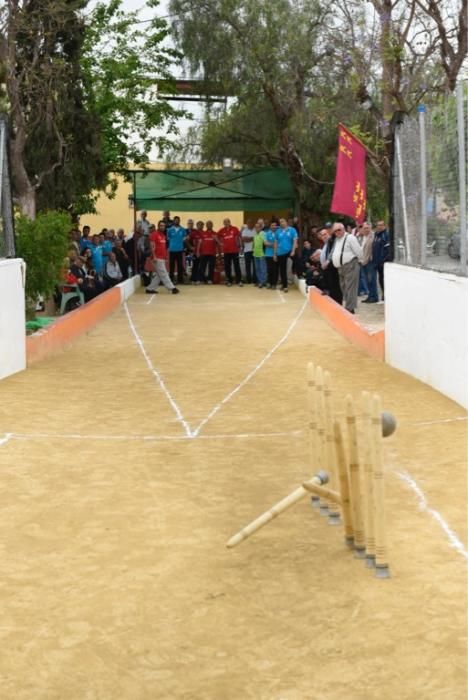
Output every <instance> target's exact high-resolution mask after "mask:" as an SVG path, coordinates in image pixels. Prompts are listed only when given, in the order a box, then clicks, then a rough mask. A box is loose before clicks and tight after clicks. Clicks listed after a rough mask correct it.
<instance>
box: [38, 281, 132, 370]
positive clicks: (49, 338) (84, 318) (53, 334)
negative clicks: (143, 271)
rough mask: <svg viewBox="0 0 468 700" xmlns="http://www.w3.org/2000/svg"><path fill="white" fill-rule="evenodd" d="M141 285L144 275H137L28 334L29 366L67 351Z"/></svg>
mask: <svg viewBox="0 0 468 700" xmlns="http://www.w3.org/2000/svg"><path fill="white" fill-rule="evenodd" d="M140 286H141V280H140V276H139V275H135V276H134V277H132V278H131V279H129V280H125V281H124V282H121V283H120V284H117V285H116V286H115V287H112V289H108V290H107V292H103V293H102V294H100V295H99V296H97V297H96V298H95V299H92V300H91V301H88V303H87V304H84V305H83V306H79V307H78V308H77V309H75V310H74V311H70V313H68V314H65V315H64V316H60V317H59V318H57V320H56V321H54V323H51V324H50V325H49V326H46V327H45V328H43V329H42V330H40V331H37V332H36V333H33V334H32V335H30V336H28V338H27V339H26V353H27V364H28V366H31V365H33V364H34V363H35V362H40V361H41V360H44V359H45V358H46V357H51V356H52V355H56V354H58V353H61V352H63V350H65V349H66V348H67V347H68V346H69V345H71V344H72V343H73V342H74V341H75V340H76V339H77V338H80V337H81V336H82V335H85V334H86V333H88V332H89V331H90V330H91V329H92V328H94V326H96V325H97V324H98V323H100V322H101V321H103V320H104V319H105V318H107V317H108V316H109V315H110V314H111V313H113V312H114V311H115V310H116V309H118V308H119V306H120V305H121V304H123V303H124V302H125V301H126V300H127V299H128V298H129V297H130V296H131V295H132V294H134V293H135V292H136V291H137V289H138V288H139V287H140Z"/></svg>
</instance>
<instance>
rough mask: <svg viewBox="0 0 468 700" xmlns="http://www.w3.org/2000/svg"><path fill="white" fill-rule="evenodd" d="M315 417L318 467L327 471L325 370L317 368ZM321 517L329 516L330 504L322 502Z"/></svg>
mask: <svg viewBox="0 0 468 700" xmlns="http://www.w3.org/2000/svg"><path fill="white" fill-rule="evenodd" d="M315 389H316V394H315V397H316V401H315V415H316V416H317V448H318V457H319V461H318V463H317V464H318V467H319V468H320V469H325V470H326V469H327V466H328V463H327V442H326V435H325V400H324V393H323V391H324V387H323V370H322V368H321V367H317V368H316V370H315ZM320 513H321V515H328V503H326V502H325V501H322V502H321V503H320Z"/></svg>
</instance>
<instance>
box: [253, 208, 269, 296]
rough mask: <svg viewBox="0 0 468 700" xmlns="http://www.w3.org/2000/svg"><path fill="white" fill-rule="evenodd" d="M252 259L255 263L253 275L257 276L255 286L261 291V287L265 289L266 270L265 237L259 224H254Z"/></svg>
mask: <svg viewBox="0 0 468 700" xmlns="http://www.w3.org/2000/svg"><path fill="white" fill-rule="evenodd" d="M253 258H254V262H255V273H256V275H257V286H258V287H259V289H262V287H266V281H267V269H266V261H265V236H264V234H263V230H262V225H261V223H260V222H257V223H256V224H255V230H254V236H253Z"/></svg>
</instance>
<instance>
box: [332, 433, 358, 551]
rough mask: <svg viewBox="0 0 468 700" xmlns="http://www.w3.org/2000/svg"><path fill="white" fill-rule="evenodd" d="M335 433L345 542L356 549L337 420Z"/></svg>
mask: <svg viewBox="0 0 468 700" xmlns="http://www.w3.org/2000/svg"><path fill="white" fill-rule="evenodd" d="M333 433H334V437H335V451H336V459H337V462H336V463H337V466H338V475H339V478H340V492H341V510H342V512H343V523H344V530H345V542H346V544H347V545H348V547H354V530H353V520H352V516H351V503H350V499H349V476H348V465H347V462H346V451H345V446H344V440H343V433H342V430H341V425H340V424H339V422H338V421H337V420H336V421H335V422H334V423H333Z"/></svg>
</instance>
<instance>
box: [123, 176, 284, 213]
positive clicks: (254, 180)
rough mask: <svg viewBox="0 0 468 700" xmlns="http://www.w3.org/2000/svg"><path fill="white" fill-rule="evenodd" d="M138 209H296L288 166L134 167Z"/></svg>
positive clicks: (135, 195) (135, 194)
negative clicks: (237, 167) (180, 168)
mask: <svg viewBox="0 0 468 700" xmlns="http://www.w3.org/2000/svg"><path fill="white" fill-rule="evenodd" d="M131 172H132V174H133V180H134V187H135V192H134V197H135V203H136V208H137V209H148V210H153V211H154V210H157V209H161V210H164V209H174V210H177V211H193V212H195V211H259V210H261V211H275V210H278V209H292V208H293V207H294V193H293V189H292V186H291V181H290V179H289V176H288V174H287V173H286V171H285V170H282V169H279V168H267V169H261V170H232V171H230V172H226V171H224V170H144V171H142V170H138V171H131Z"/></svg>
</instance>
